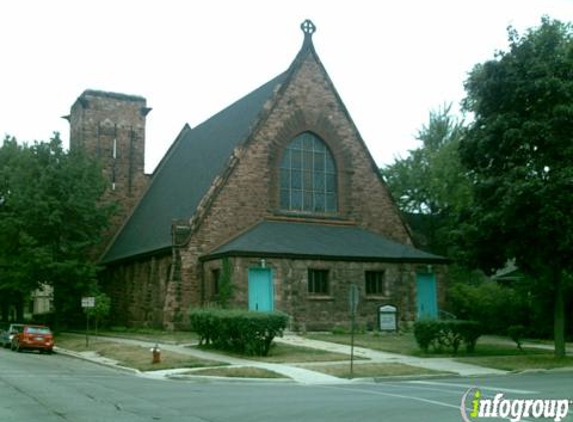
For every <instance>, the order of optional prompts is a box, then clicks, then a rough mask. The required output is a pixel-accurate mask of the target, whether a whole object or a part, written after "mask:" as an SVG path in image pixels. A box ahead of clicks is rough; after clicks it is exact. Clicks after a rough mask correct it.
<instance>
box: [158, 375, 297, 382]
mask: <svg viewBox="0 0 573 422" xmlns="http://www.w3.org/2000/svg"><path fill="white" fill-rule="evenodd" d="M165 378H167V379H172V380H175V381H196V382H205V383H206V382H227V383H260V384H262V383H272V384H275V383H276V384H298V383H297V382H296V381H295V380H293V379H292V378H240V377H217V376H212V375H190V374H185V375H177V374H176V375H166V376H165Z"/></svg>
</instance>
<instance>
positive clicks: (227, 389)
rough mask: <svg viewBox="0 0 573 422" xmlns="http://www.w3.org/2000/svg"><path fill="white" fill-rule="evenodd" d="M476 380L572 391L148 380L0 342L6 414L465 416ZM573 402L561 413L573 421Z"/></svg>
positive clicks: (519, 377) (122, 419) (539, 376)
mask: <svg viewBox="0 0 573 422" xmlns="http://www.w3.org/2000/svg"><path fill="white" fill-rule="evenodd" d="M470 387H480V388H481V391H482V394H483V395H484V397H492V396H494V395H495V394H496V393H499V392H501V393H504V395H505V397H507V398H522V399H528V398H531V399H537V398H555V399H563V398H568V399H572V398H573V373H572V372H545V373H528V374H514V375H507V376H499V377H491V378H471V379H464V378H439V379H435V378H434V379H426V380H419V381H415V380H410V381H384V382H378V383H351V384H344V385H330V386H328V385H324V386H305V385H297V384H292V383H273V382H265V383H253V382H197V381H175V380H161V379H160V380H158V379H151V378H146V377H142V376H139V375H135V374H131V373H127V372H122V371H118V370H115V369H111V368H107V367H103V366H99V365H95V364H92V363H88V362H84V361H81V360H77V359H73V358H69V357H66V356H62V355H57V354H55V355H51V356H48V355H39V354H37V353H35V352H34V353H15V352H11V351H9V350H7V349H6V350H4V349H2V350H0V422H64V421H67V422H116V421H117V422H132V421H133V422H135V421H137V422H142V421H169V422H171V421H173V422H180V421H183V422H186V421H209V422H223V421H248V422H251V421H252V422H256V421H261V422H263V421H264V422H282V421H289V422H291V421H292V422H294V421H390V422H401V421H416V422H418V421H443V422H449V421H452V422H453V421H456V422H459V421H461V420H462V418H461V414H460V403H461V399H462V396H463V394H464V393H465V392H466V391H467V390H468V388H470ZM570 407H571V411H570V413H569V415H568V416H567V417H566V418H565V419H562V420H563V421H570V422H571V421H573V405H571V406H570ZM476 420H484V421H486V420H487V421H496V420H501V419H494V418H487V419H485V418H482V419H476ZM522 420H528V421H533V420H536V419H532V418H527V419H522ZM539 420H541V419H539ZM544 420H546V419H544Z"/></svg>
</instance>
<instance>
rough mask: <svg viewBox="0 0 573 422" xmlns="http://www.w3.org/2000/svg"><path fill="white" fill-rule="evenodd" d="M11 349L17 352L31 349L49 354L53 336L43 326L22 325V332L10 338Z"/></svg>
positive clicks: (52, 344)
mask: <svg viewBox="0 0 573 422" xmlns="http://www.w3.org/2000/svg"><path fill="white" fill-rule="evenodd" d="M11 347H12V350H15V351H17V352H21V351H22V350H24V349H32V350H39V351H40V353H42V352H46V353H48V354H50V353H52V351H53V350H54V335H53V334H52V331H51V330H50V329H49V328H48V327H46V326H45V325H24V326H23V327H22V331H20V332H18V333H17V334H15V335H14V337H12V344H11Z"/></svg>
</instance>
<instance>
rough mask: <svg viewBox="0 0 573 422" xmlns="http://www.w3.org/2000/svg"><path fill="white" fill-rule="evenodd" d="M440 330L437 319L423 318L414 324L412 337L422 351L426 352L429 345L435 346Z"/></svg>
mask: <svg viewBox="0 0 573 422" xmlns="http://www.w3.org/2000/svg"><path fill="white" fill-rule="evenodd" d="M439 331H440V326H439V321H437V320H433V319H423V320H420V321H418V322H416V323H415V324H414V337H415V338H416V343H418V346H419V347H420V349H422V351H423V352H424V353H428V351H429V349H430V346H433V347H434V348H435V347H436V344H435V343H436V341H437V339H438V333H439Z"/></svg>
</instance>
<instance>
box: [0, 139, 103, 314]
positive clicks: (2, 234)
mask: <svg viewBox="0 0 573 422" xmlns="http://www.w3.org/2000/svg"><path fill="white" fill-rule="evenodd" d="M104 191H105V184H104V181H103V180H102V175H101V171H100V169H99V167H98V165H97V164H96V163H95V162H94V161H92V160H90V159H89V158H88V157H87V156H86V155H84V153H83V152H82V151H80V150H77V151H75V150H74V151H71V152H66V151H64V149H63V148H62V143H61V141H60V139H59V136H58V135H57V134H56V135H55V136H54V138H53V139H51V140H50V141H49V142H36V143H34V144H33V145H31V146H28V145H25V144H19V143H18V142H16V140H15V139H14V138H9V137H7V138H6V139H5V140H4V142H3V145H2V146H1V148H0V256H1V257H2V258H1V261H0V290H2V294H3V296H4V297H5V298H10V299H11V300H12V302H13V304H17V303H18V302H19V303H21V302H22V301H23V300H24V298H26V297H27V296H28V295H29V294H30V293H31V291H32V290H34V289H35V288H37V287H38V285H39V284H40V283H46V284H49V285H52V286H54V288H55V289H54V290H55V298H54V302H55V308H56V312H59V313H65V312H66V311H67V310H69V309H73V308H74V307H77V306H78V304H77V303H75V302H78V303H79V299H77V298H78V295H79V294H81V292H82V290H85V289H86V288H87V285H88V284H89V283H90V282H92V281H93V280H94V279H95V275H96V265H95V260H94V259H93V257H91V256H90V252H91V250H92V249H91V248H92V247H93V246H94V245H95V244H97V243H98V242H99V241H100V239H101V237H100V236H101V234H102V232H103V230H104V229H105V227H106V225H107V222H108V219H109V216H110V212H111V211H112V208H111V207H110V206H106V205H102V204H101V203H100V198H101V196H102V194H103V192H104ZM4 301H6V299H5V300H4ZM6 305H7V304H6V303H4V306H3V307H2V309H3V312H4V313H5V312H6V310H5V309H6ZM3 316H4V317H5V316H6V315H3ZM19 317H21V315H19Z"/></svg>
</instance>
